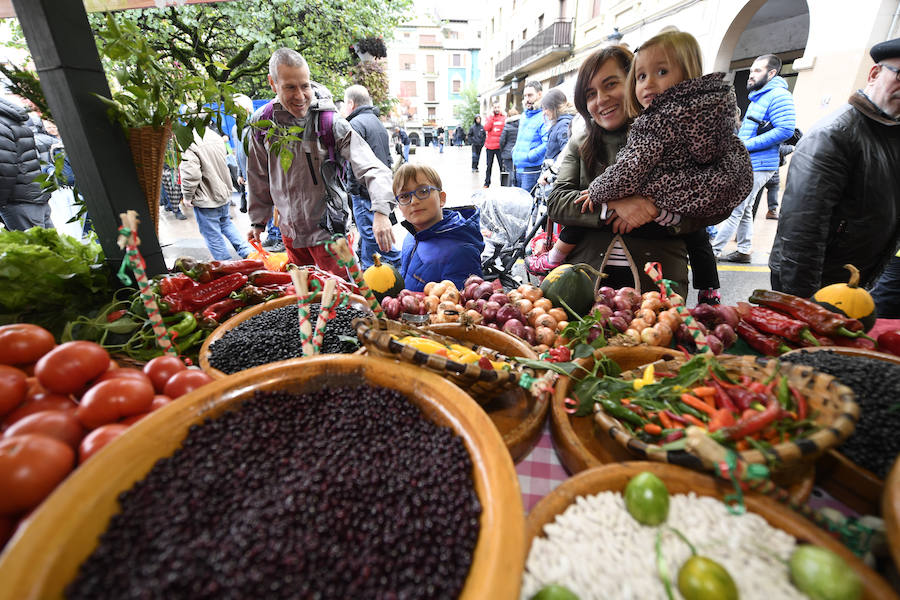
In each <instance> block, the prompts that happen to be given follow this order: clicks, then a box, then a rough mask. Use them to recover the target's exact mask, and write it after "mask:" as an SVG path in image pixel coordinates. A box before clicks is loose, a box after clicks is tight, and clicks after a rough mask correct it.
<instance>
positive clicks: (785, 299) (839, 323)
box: [750, 290, 865, 337]
mask: <svg viewBox="0 0 900 600" xmlns="http://www.w3.org/2000/svg"><path fill="white" fill-rule="evenodd" d="M750 302H753V303H754V304H762V305H764V306H768V307H769V308H774V309H775V310H777V311H781V312H784V313H787V314H789V315H791V316H792V317H794V318H795V319H800V320H801V321H803V322H805V323H809V326H810V328H812V330H813V331H815V332H816V333H821V334H823V335H828V336H832V337H835V336H845V337H860V336H865V334H864V333H863V332H862V329H863V325H862V322H860V321H859V320H858V319H848V318H847V317H842V316H840V315H839V314H837V313H833V312H831V311H830V310H828V309H827V308H824V307H822V306H819V305H818V304H816V303H815V302H812V301H811V300H807V299H806V298H800V297H799V296H792V295H791V294H785V293H783V292H773V291H771V290H754V291H753V295H752V296H750Z"/></svg>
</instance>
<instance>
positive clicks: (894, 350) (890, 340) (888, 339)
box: [878, 330, 900, 356]
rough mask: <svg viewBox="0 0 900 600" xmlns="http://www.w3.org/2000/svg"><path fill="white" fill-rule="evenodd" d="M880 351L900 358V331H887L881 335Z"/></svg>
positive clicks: (879, 341) (879, 338)
mask: <svg viewBox="0 0 900 600" xmlns="http://www.w3.org/2000/svg"><path fill="white" fill-rule="evenodd" d="M878 350H880V351H881V352H890V353H891V354H896V355H897V356H900V330H896V331H885V332H884V333H882V334H881V335H879V336H878Z"/></svg>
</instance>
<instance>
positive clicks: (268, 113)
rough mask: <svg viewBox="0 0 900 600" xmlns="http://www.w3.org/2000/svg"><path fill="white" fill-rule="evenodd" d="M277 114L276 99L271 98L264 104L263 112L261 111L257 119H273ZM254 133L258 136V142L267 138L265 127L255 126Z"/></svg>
mask: <svg viewBox="0 0 900 600" xmlns="http://www.w3.org/2000/svg"><path fill="white" fill-rule="evenodd" d="M274 116H275V100H269V101H268V102H267V103H266V105H265V106H263V109H262V112H260V113H259V118H258V119H257V121H271V120H272V117H274ZM253 135H254V136H255V137H256V141H257V142H262V141H263V140H265V138H266V132H265V130H263V129H260V128H258V127H253Z"/></svg>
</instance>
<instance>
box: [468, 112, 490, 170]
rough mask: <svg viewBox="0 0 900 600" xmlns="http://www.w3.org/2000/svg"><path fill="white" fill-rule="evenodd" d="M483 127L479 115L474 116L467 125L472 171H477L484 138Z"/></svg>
mask: <svg viewBox="0 0 900 600" xmlns="http://www.w3.org/2000/svg"><path fill="white" fill-rule="evenodd" d="M486 135H487V134H485V132H484V127H482V126H481V117H480V116H477V115H476V116H475V122H474V123H472V126H471V127H469V143H470V144H472V172H473V173H474V172H476V171H478V161H479V160H481V148H482V146H484V140H485V138H486Z"/></svg>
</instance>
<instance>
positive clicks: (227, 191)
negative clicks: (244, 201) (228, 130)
mask: <svg viewBox="0 0 900 600" xmlns="http://www.w3.org/2000/svg"><path fill="white" fill-rule="evenodd" d="M226 155H227V153H226V151H225V143H224V142H223V141H222V136H221V135H220V134H219V133H217V132H216V131H214V130H213V128H212V127H207V128H206V133H205V134H204V135H203V137H202V138H201V137H200V136H199V135H197V133H196V132H194V143H193V144H191V146H190V147H189V148H188V149H187V150H185V151H184V153H183V154H182V155H181V165H180V166H179V169H180V171H181V193H182V196H183V198H184V203H185V205H186V206H193V207H194V216H195V217H196V218H197V227H199V229H200V234H201V235H202V236H203V239H204V240H205V241H206V247H207V248H209V252H210V254H212V257H213V259H214V260H229V259H231V258H232V256H231V252H230V251H229V250H228V246H227V245H226V244H225V240H228V242H229V243H230V244H231V246H232V247H233V248H234V250H235V251H236V252H237V253H238V255H239V256H240V257H241V258H246V257H247V255H248V254H250V252H251V251H252V248H251V247H250V244H248V243H247V242H246V240H244V239H243V238H242V237H241V234H240V232H239V231H238V229H237V227H235V226H234V223H232V222H231V215H230V213H229V209H230V208H231V174H230V173H229V172H228V164H227V163H226V162H225V160H226V158H225V157H226ZM223 237H224V238H225V239H223Z"/></svg>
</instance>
